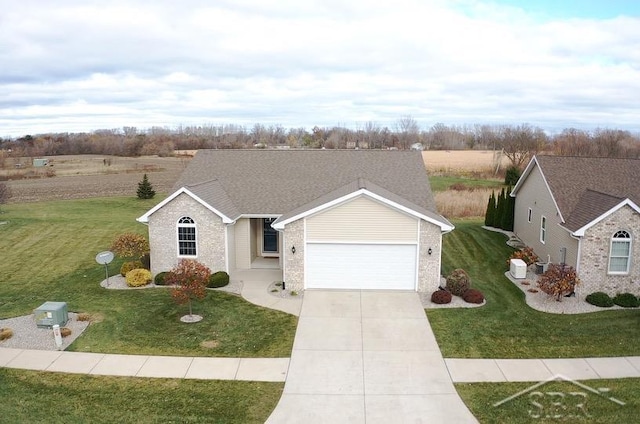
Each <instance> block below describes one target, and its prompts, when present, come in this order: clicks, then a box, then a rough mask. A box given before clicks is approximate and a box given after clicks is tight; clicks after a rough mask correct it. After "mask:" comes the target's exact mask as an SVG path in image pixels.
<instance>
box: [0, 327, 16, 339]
mask: <svg viewBox="0 0 640 424" xmlns="http://www.w3.org/2000/svg"><path fill="white" fill-rule="evenodd" d="M11 337H13V331H12V330H11V329H10V328H0V340H7V339H10V338H11Z"/></svg>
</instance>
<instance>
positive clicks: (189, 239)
mask: <svg viewBox="0 0 640 424" xmlns="http://www.w3.org/2000/svg"><path fill="white" fill-rule="evenodd" d="M196 244H197V243H196V222H195V221H194V220H193V219H192V218H190V217H188V216H183V217H182V218H180V219H179V220H178V255H179V256H196V254H197V249H196Z"/></svg>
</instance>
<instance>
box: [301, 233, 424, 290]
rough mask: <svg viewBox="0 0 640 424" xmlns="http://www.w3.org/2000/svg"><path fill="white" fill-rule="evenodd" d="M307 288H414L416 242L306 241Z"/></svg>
mask: <svg viewBox="0 0 640 424" xmlns="http://www.w3.org/2000/svg"><path fill="white" fill-rule="evenodd" d="M305 265H306V266H305V274H306V278H305V281H306V284H305V287H306V288H310V289H313V288H316V289H318V288H325V289H377V290H415V281H416V246H415V245H374V244H338V243H308V244H307V246H306V258H305Z"/></svg>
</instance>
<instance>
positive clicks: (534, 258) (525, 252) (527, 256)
mask: <svg viewBox="0 0 640 424" xmlns="http://www.w3.org/2000/svg"><path fill="white" fill-rule="evenodd" d="M511 259H522V260H523V261H524V263H525V264H527V266H529V265H533V264H535V263H536V262H538V261H540V258H538V255H536V252H534V251H533V249H532V248H530V247H529V246H527V247H523V248H522V249H520V250H516V251H515V252H513V253H512V254H511V256H509V259H507V266H510V265H511Z"/></svg>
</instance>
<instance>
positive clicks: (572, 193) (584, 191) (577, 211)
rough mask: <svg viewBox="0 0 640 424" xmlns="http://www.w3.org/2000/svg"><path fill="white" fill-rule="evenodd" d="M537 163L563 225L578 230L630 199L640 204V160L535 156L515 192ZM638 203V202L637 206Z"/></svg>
mask: <svg viewBox="0 0 640 424" xmlns="http://www.w3.org/2000/svg"><path fill="white" fill-rule="evenodd" d="M534 166H538V167H539V168H540V171H541V172H542V175H543V177H544V180H545V181H546V183H547V186H548V187H549V191H550V192H551V195H552V196H553V199H554V201H555V203H556V206H557V208H558V212H559V213H560V216H561V218H562V220H563V221H564V226H565V227H566V228H567V229H569V230H571V231H577V230H579V229H581V228H583V227H584V226H585V225H587V224H589V223H591V222H593V221H594V220H596V219H598V218H599V217H601V216H603V214H605V213H606V212H607V211H610V210H611V209H612V208H615V207H617V206H618V205H620V204H622V203H623V202H625V201H626V199H628V200H629V201H630V202H631V203H630V204H632V205H640V184H638V181H640V160H638V159H616V158H590V157H576V156H546V155H543V156H536V157H534V158H533V159H532V160H531V162H530V163H529V165H528V166H527V168H526V169H525V171H524V172H523V175H522V178H520V180H519V181H518V184H516V186H515V187H514V189H513V192H512V194H513V195H516V196H517V191H518V190H519V188H520V186H521V185H522V183H523V181H524V180H525V179H526V176H527V175H528V174H529V173H530V172H531V170H532V169H533V167H534ZM636 207H637V206H636Z"/></svg>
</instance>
